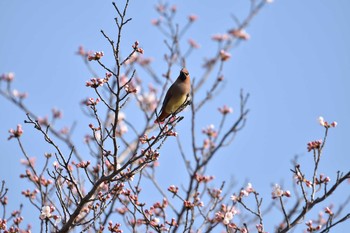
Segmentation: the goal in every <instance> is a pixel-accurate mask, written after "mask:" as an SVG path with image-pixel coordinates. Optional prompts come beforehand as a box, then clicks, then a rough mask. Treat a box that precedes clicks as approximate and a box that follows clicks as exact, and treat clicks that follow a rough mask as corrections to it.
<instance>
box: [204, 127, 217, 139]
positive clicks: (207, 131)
mask: <svg viewBox="0 0 350 233" xmlns="http://www.w3.org/2000/svg"><path fill="white" fill-rule="evenodd" d="M202 133H204V134H206V135H207V136H208V137H211V138H216V137H217V136H218V133H217V131H216V130H214V125H209V126H207V128H205V129H203V130H202Z"/></svg>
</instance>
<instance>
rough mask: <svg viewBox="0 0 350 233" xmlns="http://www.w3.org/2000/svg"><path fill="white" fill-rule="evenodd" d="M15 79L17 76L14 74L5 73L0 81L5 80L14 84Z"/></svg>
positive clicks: (0, 77)
mask: <svg viewBox="0 0 350 233" xmlns="http://www.w3.org/2000/svg"><path fill="white" fill-rule="evenodd" d="M14 79H15V74H14V73H13V72H9V73H5V74H2V75H1V76H0V81H1V80H4V81H6V82H12V81H13V80H14Z"/></svg>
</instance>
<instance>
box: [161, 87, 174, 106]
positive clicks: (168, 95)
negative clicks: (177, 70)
mask: <svg viewBox="0 0 350 233" xmlns="http://www.w3.org/2000/svg"><path fill="white" fill-rule="evenodd" d="M172 89H173V85H171V87H170V88H169V90H168V91H167V93H166V95H165V98H164V101H163V105H162V111H163V110H164V109H165V107H166V106H167V104H168V103H169V100H170V99H171V97H172V96H173V91H172Z"/></svg>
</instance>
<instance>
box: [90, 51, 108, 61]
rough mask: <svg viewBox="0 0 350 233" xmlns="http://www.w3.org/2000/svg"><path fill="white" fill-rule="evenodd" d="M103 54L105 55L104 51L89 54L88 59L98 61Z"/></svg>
mask: <svg viewBox="0 0 350 233" xmlns="http://www.w3.org/2000/svg"><path fill="white" fill-rule="evenodd" d="M103 56H104V53H103V52H102V51H100V52H95V53H94V54H93V55H89V56H88V60H89V61H92V60H94V61H98V60H100V59H101V58H102V57H103Z"/></svg>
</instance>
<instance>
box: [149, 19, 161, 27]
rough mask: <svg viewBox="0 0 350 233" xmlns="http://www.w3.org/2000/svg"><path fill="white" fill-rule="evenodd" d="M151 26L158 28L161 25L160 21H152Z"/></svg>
mask: <svg viewBox="0 0 350 233" xmlns="http://www.w3.org/2000/svg"><path fill="white" fill-rule="evenodd" d="M151 24H152V25H154V26H158V25H159V24H160V19H152V20H151Z"/></svg>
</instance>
